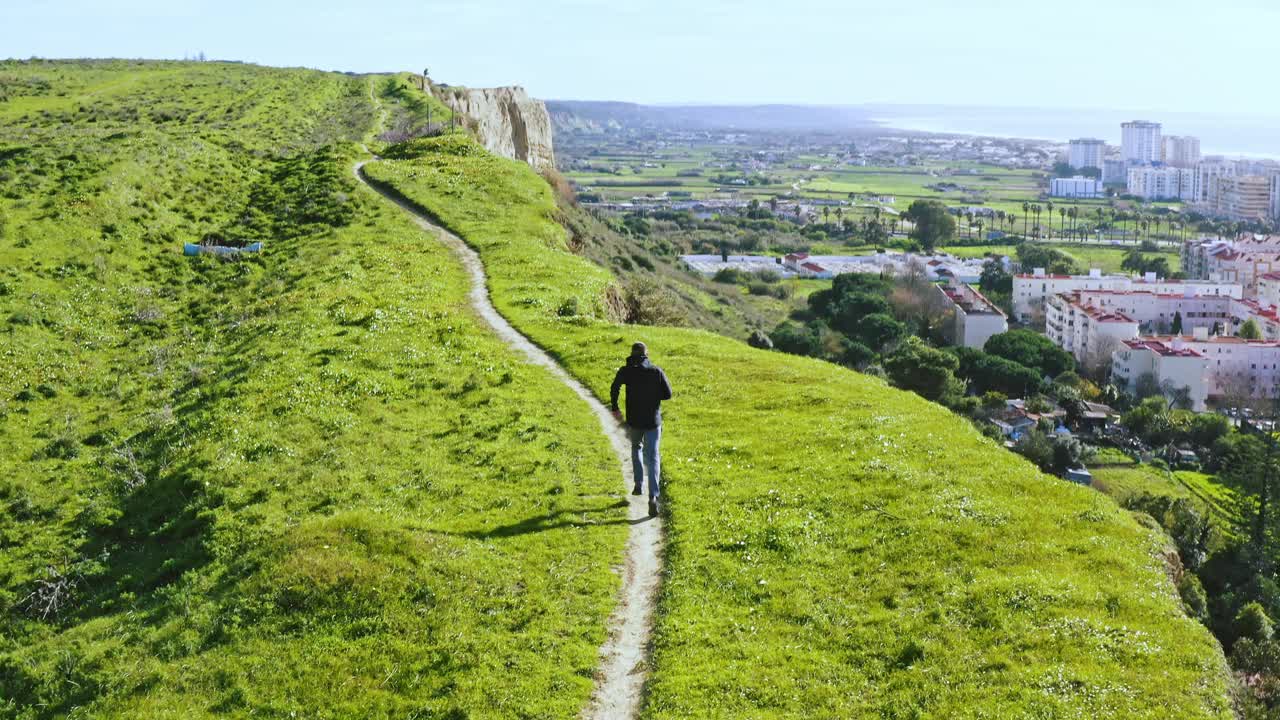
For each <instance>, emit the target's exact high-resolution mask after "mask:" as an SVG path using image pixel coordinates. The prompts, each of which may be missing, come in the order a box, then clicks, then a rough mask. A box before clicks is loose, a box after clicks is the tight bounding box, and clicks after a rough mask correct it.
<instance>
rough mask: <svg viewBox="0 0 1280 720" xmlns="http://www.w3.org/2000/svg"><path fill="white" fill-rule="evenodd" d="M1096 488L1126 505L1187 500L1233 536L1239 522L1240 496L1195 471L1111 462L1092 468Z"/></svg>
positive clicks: (1210, 476)
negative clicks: (1138, 500)
mask: <svg viewBox="0 0 1280 720" xmlns="http://www.w3.org/2000/svg"><path fill="white" fill-rule="evenodd" d="M1090 472H1091V473H1092V474H1093V477H1094V486H1095V487H1097V488H1098V489H1099V490H1100V491H1102V492H1103V493H1106V494H1107V495H1110V496H1112V497H1114V498H1115V499H1116V500H1117V501H1119V502H1123V501H1125V500H1126V499H1129V498H1132V497H1136V496H1140V495H1144V494H1145V495H1155V496H1164V497H1172V498H1186V499H1189V500H1192V501H1194V503H1195V504H1196V506H1197V507H1199V508H1200V509H1201V510H1204V511H1206V515H1207V516H1208V517H1209V518H1211V519H1212V520H1213V521H1214V522H1215V524H1216V525H1217V527H1218V528H1219V529H1220V530H1222V531H1224V532H1229V531H1230V530H1231V529H1232V528H1233V527H1234V526H1235V525H1237V524H1238V522H1239V509H1238V507H1237V506H1238V502H1239V501H1238V500H1237V498H1236V494H1235V492H1234V491H1232V490H1231V488H1229V487H1227V486H1225V485H1222V484H1220V483H1218V482H1216V481H1215V480H1214V478H1213V476H1212V475H1208V474H1205V473H1202V472H1197V471H1194V470H1174V471H1171V472H1170V471H1167V470H1163V469H1161V468H1158V467H1154V466H1152V465H1146V464H1138V463H1135V462H1132V461H1127V459H1126V460H1123V461H1119V462H1108V463H1107V464H1105V465H1102V466H1095V467H1091V468H1090Z"/></svg>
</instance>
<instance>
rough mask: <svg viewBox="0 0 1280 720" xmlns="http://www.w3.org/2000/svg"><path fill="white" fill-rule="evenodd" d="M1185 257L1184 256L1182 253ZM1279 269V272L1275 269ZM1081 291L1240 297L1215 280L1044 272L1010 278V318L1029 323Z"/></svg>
mask: <svg viewBox="0 0 1280 720" xmlns="http://www.w3.org/2000/svg"><path fill="white" fill-rule="evenodd" d="M1184 254H1185V253H1184ZM1278 269H1280V268H1278ZM1082 290H1138V291H1144V292H1151V293H1161V294H1166V295H1188V294H1190V295H1225V296H1229V297H1236V298H1239V297H1243V292H1244V290H1243V288H1242V287H1241V286H1240V285H1239V284H1236V283H1224V282H1221V281H1219V280H1218V279H1217V278H1216V277H1208V276H1207V275H1206V276H1205V279H1196V280H1161V279H1159V278H1157V277H1156V276H1155V274H1154V273H1148V274H1147V275H1145V276H1143V277H1135V276H1133V275H1103V274H1102V271H1101V270H1097V269H1093V270H1090V271H1089V274H1088V275H1051V274H1048V273H1046V272H1045V271H1044V268H1034V269H1033V270H1032V272H1030V273H1020V274H1018V275H1014V276H1013V315H1014V317H1015V318H1017V319H1018V321H1019V322H1024V323H1026V322H1030V321H1031V319H1032V318H1033V316H1035V315H1038V314H1040V313H1042V312H1043V311H1044V309H1045V302H1046V301H1047V300H1048V298H1050V297H1053V296H1054V295H1060V294H1062V293H1073V292H1079V291H1082Z"/></svg>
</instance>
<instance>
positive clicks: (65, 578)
mask: <svg viewBox="0 0 1280 720" xmlns="http://www.w3.org/2000/svg"><path fill="white" fill-rule="evenodd" d="M79 585H80V577H79V575H78V574H77V573H75V572H73V571H72V570H71V569H70V568H68V567H66V566H65V565H64V566H63V567H61V568H55V567H52V566H50V567H48V568H46V569H45V577H43V578H40V579H38V580H36V583H35V589H34V590H32V591H31V594H30V595H27V596H26V597H25V598H23V599H22V601H21V605H22V606H23V607H24V608H25V609H26V611H27V613H28V614H29V615H31V616H32V617H37V618H40V619H41V620H48V619H49V618H51V617H57V616H58V614H59V613H61V612H62V611H64V610H66V608H67V606H68V605H69V604H70V602H71V598H72V596H74V595H75V591H76V588H77V587H79Z"/></svg>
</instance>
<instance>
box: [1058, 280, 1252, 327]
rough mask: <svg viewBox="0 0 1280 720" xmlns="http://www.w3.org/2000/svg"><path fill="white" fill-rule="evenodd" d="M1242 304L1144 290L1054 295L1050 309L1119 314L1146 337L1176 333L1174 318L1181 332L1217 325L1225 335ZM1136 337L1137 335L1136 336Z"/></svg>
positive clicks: (1226, 299)
mask: <svg viewBox="0 0 1280 720" xmlns="http://www.w3.org/2000/svg"><path fill="white" fill-rule="evenodd" d="M1240 302H1243V301H1241V300H1240V299H1239V298H1233V297H1231V296H1230V295H1194V294H1181V295H1179V294H1174V293H1155V292H1149V291H1145V290H1080V291H1078V292H1074V293H1063V294H1061V295H1055V296H1053V297H1051V298H1049V300H1048V304H1047V305H1053V304H1064V303H1075V304H1078V305H1083V306H1086V307H1093V308H1097V309H1098V310H1101V311H1104V312H1113V313H1120V314H1123V315H1125V316H1126V317H1128V318H1130V319H1132V320H1133V321H1134V322H1136V323H1138V325H1139V331H1140V332H1144V333H1147V334H1152V335H1154V334H1160V333H1167V332H1171V331H1172V330H1173V322H1174V319H1175V318H1178V317H1181V318H1182V331H1183V332H1188V333H1189V332H1191V331H1192V330H1193V329H1195V328H1198V327H1203V328H1206V329H1213V327H1214V326H1215V325H1217V326H1218V327H1219V329H1220V330H1222V331H1223V332H1228V331H1230V330H1232V329H1233V328H1234V325H1235V320H1234V319H1233V318H1235V317H1236V313H1237V311H1244V310H1245V308H1244V307H1243V306H1242V307H1241V308H1237V307H1235V306H1234V305H1233V303H1240ZM1135 337H1136V335H1135Z"/></svg>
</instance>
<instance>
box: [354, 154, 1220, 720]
mask: <svg viewBox="0 0 1280 720" xmlns="http://www.w3.org/2000/svg"><path fill="white" fill-rule="evenodd" d="M420 149H421V150H422V153H421V156H420V157H418V158H416V159H404V160H397V161H386V162H381V163H374V164H371V165H370V166H368V171H369V173H370V175H371V176H372V177H373V178H375V179H376V180H377V181H379V182H381V183H383V184H385V185H388V186H390V187H393V188H395V189H397V190H398V191H399V192H401V193H402V194H403V195H405V196H406V197H408V198H410V199H411V200H412V201H414V202H416V203H418V204H419V205H420V206H422V207H423V208H425V209H426V210H428V211H429V212H431V213H433V214H435V215H436V216H438V217H439V218H441V219H442V220H443V221H444V222H445V223H446V224H447V225H449V226H450V227H451V228H452V229H454V230H455V231H457V232H458V233H459V234H461V235H462V236H463V237H464V238H466V239H467V240H468V242H470V243H471V244H472V245H473V246H474V247H475V248H476V249H477V250H478V251H479V252H480V253H481V255H482V257H483V259H484V261H485V263H486V266H487V268H488V271H489V280H490V286H491V291H492V293H493V295H494V297H495V302H496V304H497V306H498V307H499V309H500V310H502V311H503V312H504V313H505V314H506V315H507V317H508V318H509V319H511V321H512V322H513V323H514V324H515V325H516V326H517V327H519V328H521V329H522V330H523V331H524V332H526V333H527V334H529V335H531V336H532V337H533V338H535V339H536V340H537V341H538V342H539V343H541V344H542V345H543V346H545V347H546V348H548V349H549V350H550V351H552V352H553V353H555V354H557V355H558V356H559V357H560V358H561V359H562V361H563V362H564V363H565V364H566V365H567V366H568V367H569V368H570V369H571V370H572V371H573V372H574V373H576V374H577V375H578V376H580V377H582V378H583V379H584V380H585V381H587V382H588V383H589V384H590V386H591V387H592V388H594V389H595V391H596V392H597V393H599V394H600V395H601V396H604V395H605V391H606V389H607V387H608V382H609V380H610V379H611V377H612V372H613V370H614V368H615V367H616V366H617V365H618V364H619V363H620V361H621V359H622V357H623V355H624V354H625V353H626V349H627V347H628V345H629V343H630V342H631V341H632V340H633V339H643V340H645V341H647V342H648V343H649V346H650V348H651V349H652V352H653V355H654V357H655V359H656V360H657V362H658V363H659V364H661V365H663V366H664V367H665V368H666V370H667V372H668V375H669V376H670V377H671V379H672V381H673V383H674V386H675V392H676V399H675V400H673V401H672V402H671V403H669V411H668V413H667V421H668V422H667V432H666V436H665V437H664V446H665V450H664V457H665V464H664V469H665V472H666V477H667V478H668V488H669V495H668V498H669V505H668V512H669V514H670V520H669V524H668V529H669V533H670V537H669V541H670V542H669V546H668V555H667V562H668V569H667V576H666V581H665V585H664V589H663V594H662V598H661V608H660V617H659V618H658V621H657V628H656V647H655V655H654V668H653V675H652V679H651V683H650V695H649V699H648V704H647V708H646V711H645V715H646V717H648V718H686V717H779V718H780V717H812V716H816V717H889V718H907V717H956V718H967V717H972V718H1004V717H1039V718H1059V717H1098V718H1164V717H1167V716H1170V715H1175V716H1177V717H1181V718H1226V717H1229V716H1230V711H1229V709H1228V699H1227V695H1228V690H1227V684H1228V677H1227V670H1226V666H1225V663H1224V661H1223V658H1222V655H1221V651H1220V650H1219V649H1218V646H1217V644H1216V642H1215V641H1214V640H1213V638H1212V637H1211V636H1210V634H1209V633H1208V631H1207V630H1205V629H1204V628H1203V627H1201V626H1200V625H1198V624H1197V623H1196V622H1194V621H1193V620H1190V619H1188V618H1187V617H1185V616H1184V615H1183V613H1182V611H1181V608H1180V604H1179V601H1178V598H1177V595H1176V593H1175V591H1174V589H1173V587H1172V585H1171V584H1170V582H1169V581H1168V579H1167V578H1166V576H1165V574H1164V571H1163V566H1162V562H1161V560H1160V559H1159V558H1158V557H1157V553H1158V552H1159V551H1160V548H1161V542H1160V540H1159V538H1158V537H1157V536H1156V535H1155V534H1153V533H1152V532H1150V531H1148V530H1146V529H1143V528H1142V527H1140V526H1139V525H1138V524H1137V523H1136V522H1135V521H1134V520H1133V519H1132V518H1131V517H1130V516H1129V515H1128V514H1126V513H1125V512H1123V511H1121V510H1119V509H1118V508H1117V507H1116V505H1115V504H1114V503H1113V502H1112V501H1110V500H1109V499H1107V498H1105V497H1103V496H1101V495H1099V494H1098V493H1095V492H1093V491H1091V490H1088V489H1085V488H1078V487H1073V486H1071V485H1068V484H1066V483H1063V482H1061V481H1059V480H1056V479H1053V478H1050V477H1048V476H1045V475H1042V474H1040V473H1039V472H1037V471H1036V470H1035V469H1033V468H1032V466H1030V465H1029V464H1027V463H1026V462H1025V461H1023V460H1022V459H1020V458H1018V457H1017V456H1015V455H1013V454H1011V453H1007V452H1003V451H1002V450H1000V449H999V448H998V447H997V446H996V445H994V444H992V443H991V442H990V441H988V440H986V439H984V438H982V437H981V436H980V435H979V434H978V433H977V432H976V431H975V430H974V429H973V428H972V427H971V426H970V425H969V424H968V423H965V422H963V421H962V420H960V419H957V418H955V417H954V416H952V415H950V414H949V413H948V412H947V411H945V410H944V409H942V408H940V407H938V406H936V405H933V404H930V403H928V402H925V401H923V400H921V399H919V398H917V397H915V396H914V395H910V394H907V393H903V392H899V391H896V390H893V389H891V388H889V387H887V386H886V385H885V384H884V383H882V382H881V381H879V380H876V379H874V378H871V377H868V376H864V375H859V374H856V373H851V372H848V371H845V370H841V369H838V368H835V367H833V366H830V365H826V364H823V363H820V362H817V361H812V360H808V359H804V358H798V357H793V356H786V355H782V354H772V353H766V352H761V351H755V350H752V349H750V348H748V347H746V346H745V345H743V344H741V343H738V342H733V341H730V340H727V339H724V338H720V337H717V336H713V335H711V334H709V333H705V332H699V331H692V330H682V329H670V328H637V327H621V326H617V325H613V324H610V323H609V322H607V321H605V320H603V319H602V318H604V317H605V316H606V313H605V310H604V307H603V302H602V298H603V297H604V296H605V292H606V288H607V287H608V286H609V285H610V283H611V282H612V278H611V276H610V275H609V273H608V272H607V271H605V270H603V269H601V268H599V267H598V266H595V265H593V264H591V263H589V262H587V261H585V260H583V259H581V258H579V257H577V256H575V255H573V254H571V253H569V252H568V251H567V250H566V245H565V234H564V231H563V230H562V229H561V227H560V226H559V225H558V224H557V223H556V222H555V221H554V219H553V218H554V213H555V206H554V202H553V199H552V195H551V192H550V190H549V189H548V187H547V186H546V185H545V184H544V183H543V182H542V181H541V180H540V179H539V178H538V177H537V176H536V175H535V174H534V173H533V172H532V171H530V170H529V169H528V168H526V167H524V166H522V165H519V164H517V163H512V162H508V161H504V160H500V159H497V158H494V157H491V156H488V155H487V154H484V153H482V152H479V151H478V150H477V149H476V148H475V147H474V146H472V145H468V144H465V143H459V142H457V140H456V139H447V140H442V141H433V142H432V143H429V144H427V145H424V146H422V148H420ZM575 303H576V307H577V308H579V309H580V314H579V315H577V316H574V317H563V316H562V315H561V314H558V313H557V310H558V309H560V308H564V307H567V306H573V305H574V304H575Z"/></svg>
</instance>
